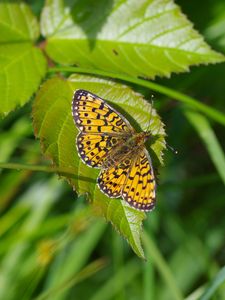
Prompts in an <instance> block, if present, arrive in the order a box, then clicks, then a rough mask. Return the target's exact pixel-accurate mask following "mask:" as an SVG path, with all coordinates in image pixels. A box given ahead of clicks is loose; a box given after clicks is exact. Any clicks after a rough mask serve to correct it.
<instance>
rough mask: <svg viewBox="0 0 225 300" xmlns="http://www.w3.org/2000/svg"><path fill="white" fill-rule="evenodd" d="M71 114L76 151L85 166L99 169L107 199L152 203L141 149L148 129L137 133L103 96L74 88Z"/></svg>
mask: <svg viewBox="0 0 225 300" xmlns="http://www.w3.org/2000/svg"><path fill="white" fill-rule="evenodd" d="M72 115H73V119H74V122H75V125H76V126H77V128H78V130H79V134H78V135H77V139H76V146H77V151H78V154H79V156H80V158H81V159H82V161H83V162H84V163H85V164H86V165H88V166H89V167H93V168H99V169H100V174H99V176H98V178H97V183H98V186H99V188H100V190H101V191H102V192H103V193H104V194H106V195H107V196H108V197H110V198H122V199H124V200H125V201H127V203H128V204H129V205H130V206H132V207H134V208H135V209H138V210H142V211H150V210H152V209H153V208H154V206H155V191H156V182H155V177H154V172H153V167H152V162H151V158H150V156H149V154H148V151H147V150H146V148H145V141H146V140H147V139H148V138H149V137H150V132H149V131H143V132H140V133H137V132H136V131H135V130H134V128H133V127H132V126H131V124H130V123H129V122H128V120H127V119H126V118H125V117H124V116H122V115H121V114H120V113H119V112H117V111H116V110H115V109H114V108H112V107H111V106H110V105H109V104H108V103H107V102H106V101H105V100H104V99H102V98H100V97H98V96H97V95H94V94H92V93H91V92H89V91H86V90H76V91H75V93H74V96H73V101H72Z"/></svg>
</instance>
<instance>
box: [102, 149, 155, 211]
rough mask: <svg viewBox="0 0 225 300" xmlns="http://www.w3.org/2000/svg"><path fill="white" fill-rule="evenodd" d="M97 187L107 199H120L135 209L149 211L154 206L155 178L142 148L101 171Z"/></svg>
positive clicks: (146, 153)
mask: <svg viewBox="0 0 225 300" xmlns="http://www.w3.org/2000/svg"><path fill="white" fill-rule="evenodd" d="M98 185H99V188H100V189H101V191H102V192H103V193H105V194H106V195H108V196H109V197H113V198H118V197H122V198H123V199H124V200H125V201H127V202H128V204H129V205H130V206H133V207H134V208H136V209H139V210H144V211H150V210H152V209H153V208H154V206H155V188H156V184H155V178H154V174H153V168H152V164H151V159H150V157H149V155H148V152H147V150H146V149H144V148H142V149H140V150H139V151H137V152H136V153H133V156H132V155H129V157H126V158H124V160H123V161H122V162H120V163H119V164H117V165H116V166H112V167H111V168H108V169H105V170H102V172H101V173H100V175H99V177H98Z"/></svg>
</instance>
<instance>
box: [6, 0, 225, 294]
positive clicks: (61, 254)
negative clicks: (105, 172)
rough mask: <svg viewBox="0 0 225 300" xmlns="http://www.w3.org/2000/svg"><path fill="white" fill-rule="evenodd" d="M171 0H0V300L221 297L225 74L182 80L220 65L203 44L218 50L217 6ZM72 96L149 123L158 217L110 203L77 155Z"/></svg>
mask: <svg viewBox="0 0 225 300" xmlns="http://www.w3.org/2000/svg"><path fill="white" fill-rule="evenodd" d="M176 3H177V4H178V5H179V6H178V5H177V4H175V3H174V2H173V1H172V0H144V1H138V0H131V1H128V0H127V1H125V0H116V1H112V0H109V1H103V0H100V1H93V0H84V1H75V0H46V1H44V0H38V1H31V0H27V1H26V3H25V1H14V0H12V1H11V0H0V89H1V97H0V114H1V116H2V119H1V120H0V124H1V127H0V128H1V129H0V144H1V147H0V167H1V172H0V213H1V218H0V270H1V271H0V273H1V276H0V299H4V300H5V299H6V300H14V299H18V298H19V299H22V300H30V299H37V300H44V299H45V300H47V299H57V300H68V299H74V297H78V298H81V299H95V300H96V299H99V300H100V299H104V300H105V299H118V300H124V299H144V300H147V299H159V300H170V299H177V300H178V299H186V300H197V299H202V300H203V299H204V300H206V299H212V300H217V299H223V298H224V294H225V288H224V267H223V265H224V264H225V258H224V253H223V249H224V246H225V245H224V226H225V221H224V213H223V212H224V208H225V207H224V182H225V173H224V169H225V158H224V152H223V149H224V143H223V142H224V128H223V127H224V125H225V114H224V94H225V90H224V78H225V69H224V65H223V64H220V65H213V66H207V67H200V66H198V68H197V67H195V68H193V69H192V72H191V73H189V72H186V71H189V68H190V67H191V66H193V65H195V66H196V65H200V64H212V63H213V64H214V63H219V62H223V61H224V55H223V54H220V53H219V52H216V51H214V50H212V49H211V47H210V46H209V45H208V44H207V43H209V44H211V45H212V46H213V47H214V48H215V49H216V50H217V51H221V52H222V53H224V52H225V43H224V9H225V4H224V1H223V0H218V1H210V0H206V1H205V2H204V9H203V7H202V3H201V2H199V1H184V0H177V1H176ZM181 8H182V9H181ZM182 11H184V12H185V13H186V14H187V15H188V16H189V17H190V19H191V20H192V21H193V22H194V26H193V24H192V23H191V22H190V21H189V20H188V19H187V17H186V16H185V15H184V14H183V12H182ZM193 28H197V29H198V30H200V31H201V32H202V33H203V34H204V37H205V38H206V40H207V43H206V42H205V41H204V38H203V36H202V35H201V34H199V33H198V32H197V31H196V30H195V29H193ZM47 62H48V66H47ZM74 65H76V66H74ZM180 72H186V73H187V74H179V75H178V74H173V73H180ZM71 74H72V75H71ZM78 74H83V75H78ZM172 74H173V76H171V75H172ZM170 76H171V78H170V79H167V78H165V77H170ZM106 77H107V78H108V79H104V78H106ZM139 77H142V78H139ZM159 77H161V78H160V79H159ZM163 77H164V78H163ZM146 78H152V79H154V78H157V79H156V80H155V81H154V82H150V81H148V80H147V79H146ZM42 80H44V82H43V83H42V84H41V81H42ZM128 86H129V87H128ZM78 88H84V89H87V90H91V91H92V92H94V93H96V94H97V95H100V96H101V97H103V98H105V99H107V100H108V101H109V102H110V103H111V104H112V106H113V107H115V108H116V109H117V110H118V111H119V112H121V113H122V114H124V115H125V117H126V118H127V119H128V120H129V121H130V122H131V124H132V126H133V127H134V128H135V129H136V130H137V131H140V130H145V129H146V128H147V126H148V123H149V121H151V125H150V129H151V132H152V135H153V138H152V139H151V141H150V143H149V144H148V145H146V147H147V148H148V150H149V153H150V155H151V158H152V160H153V166H154V169H155V171H156V169H157V170H158V169H159V171H160V172H159V174H160V178H159V184H158V189H157V208H156V209H155V210H154V212H152V213H149V214H148V215H147V216H146V215H145V214H144V213H143V212H140V211H136V210H134V209H132V208H131V207H129V206H128V205H127V204H126V203H125V202H124V201H122V200H119V199H116V200H115V199H108V198H107V197H106V196H105V195H103V194H102V193H101V192H100V190H99V189H98V187H97V186H96V183H95V182H96V178H97V176H98V173H99V170H96V169H92V168H87V166H86V165H85V164H83V163H82V162H81V160H80V159H79V158H78V155H77V150H76V146H75V138H76V134H77V129H76V126H75V125H74V122H73V119H72V116H71V100H72V95H73V93H74V90H75V89H78ZM37 91H38V92H37ZM152 91H155V92H156V93H157V96H156V97H155V99H156V100H155V101H154V105H153V107H154V109H152V108H151V105H150V104H149V102H150V101H146V100H144V99H148V100H149V99H151V94H152ZM184 91H185V93H184ZM34 94H35V97H33V95H34ZM30 99H32V100H33V103H32V106H33V108H31V103H30V102H29V100H30ZM172 100H177V101H178V102H177V103H175V102H174V101H172ZM25 103H26V105H24V104H25ZM22 106H23V107H22ZM16 107H20V108H19V109H17V110H15V108H16ZM156 109H157V110H156ZM31 110H32V117H33V127H32V122H31V118H30V116H31ZM157 111H158V112H157ZM150 112H151V113H152V114H153V117H149V115H150ZM159 115H160V116H162V119H163V120H164V123H165V124H166V125H167V128H166V132H167V134H168V142H169V144H171V145H172V146H173V147H175V148H177V149H178V155H176V156H174V155H172V154H169V153H167V154H166V155H165V157H164V153H163V152H164V151H163V150H164V148H165V140H164V139H165V132H164V125H163V123H162V121H161V120H160V118H159ZM33 131H34V133H35V136H36V137H38V139H36V140H35V139H34V134H33ZM43 154H44V155H43ZM46 157H47V159H46ZM164 161H165V162H164ZM163 163H164V164H165V165H164V167H163V168H161V165H162V164H163ZM6 169H10V170H6ZM33 171H36V172H33ZM52 173H55V174H56V175H54V174H52ZM58 175H59V176H60V178H63V179H66V180H67V181H68V182H69V183H70V184H71V185H72V186H73V188H74V190H75V191H72V188H71V186H70V185H68V184H67V183H65V180H64V181H63V180H61V181H59V180H58ZM87 199H88V200H89V202H90V204H89V203H88V202H87V201H86V200H87ZM99 216H100V217H104V219H105V220H106V221H108V222H111V224H112V225H113V227H114V229H116V230H111V226H107V223H106V222H102V220H101V219H100V218H99ZM143 221H144V222H143ZM143 227H144V229H145V230H144V234H143V236H142V228H143ZM118 233H119V234H120V235H122V236H123V237H124V238H125V239H126V240H127V241H128V243H126V242H124V241H123V239H121V237H120V235H118ZM142 240H143V246H142ZM130 246H131V247H132V249H133V250H134V252H135V253H136V254H137V255H138V256H139V257H141V258H144V257H146V258H147V262H146V261H144V260H140V259H139V257H134V253H133V252H132V251H130Z"/></svg>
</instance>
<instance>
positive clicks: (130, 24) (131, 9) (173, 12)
mask: <svg viewBox="0 0 225 300" xmlns="http://www.w3.org/2000/svg"><path fill="white" fill-rule="evenodd" d="M90 7H91V9H90ZM96 16H99V19H97V20H96ZM192 27H193V26H192V24H191V22H189V21H188V20H187V19H186V17H185V16H184V15H183V14H182V13H181V11H180V8H179V7H178V6H177V5H176V4H175V3H174V2H173V1H171V0H163V1H158V0H154V1H149V0H145V1H142V2H137V1H136V0H131V1H129V2H127V1H118V0H117V1H107V2H105V1H104V0H101V1H89V0H86V1H81V2H77V1H70V2H69V3H65V2H64V1H63V0H57V1H55V0H48V1H46V5H45V8H44V10H43V13H42V20H41V30H42V34H43V35H44V36H45V37H46V39H47V48H46V50H47V53H48V55H49V56H50V57H51V58H52V59H53V60H55V61H57V62H59V63H61V64H70V65H71V64H76V65H78V66H81V67H86V68H91V69H102V70H111V71H113V72H116V73H125V74H129V75H131V76H142V77H148V78H154V77H155V76H156V75H158V76H167V77H169V76H170V74H171V72H184V71H187V70H188V68H189V66H190V65H196V64H200V63H205V64H207V63H215V62H221V61H224V57H223V55H221V54H218V53H216V52H215V51H212V50H211V49H210V47H209V46H208V45H207V44H206V43H205V42H204V41H203V38H202V36H201V35H199V34H198V33H197V32H196V31H195V30H194V29H193V28H192Z"/></svg>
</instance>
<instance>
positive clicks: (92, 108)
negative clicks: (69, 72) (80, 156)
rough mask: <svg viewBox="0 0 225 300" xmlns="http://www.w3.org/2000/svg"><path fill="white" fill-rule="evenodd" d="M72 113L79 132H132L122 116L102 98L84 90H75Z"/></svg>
mask: <svg viewBox="0 0 225 300" xmlns="http://www.w3.org/2000/svg"><path fill="white" fill-rule="evenodd" d="M72 113H73V118H74V121H75V123H76V125H77V127H78V128H79V130H80V131H81V132H85V133H89V134H93V133H95V134H97V133H98V134H103V133H107V134H109V133H117V134H118V133H124V132H134V130H133V128H132V126H131V125H130V123H129V122H128V121H127V120H126V119H125V118H124V117H123V116H121V115H120V114H119V113H118V112H117V111H115V110H114V109H113V108H112V107H111V106H110V105H109V104H107V103H106V102H105V101H104V100H103V99H101V98H99V97H98V96H96V95H94V94H92V93H90V92H88V91H85V90H77V91H76V92H75V94H74V97H73V101H72Z"/></svg>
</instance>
